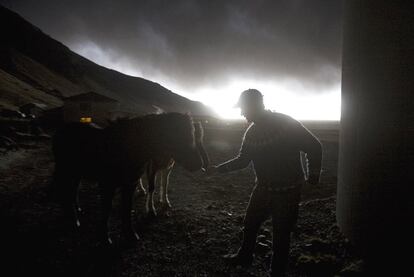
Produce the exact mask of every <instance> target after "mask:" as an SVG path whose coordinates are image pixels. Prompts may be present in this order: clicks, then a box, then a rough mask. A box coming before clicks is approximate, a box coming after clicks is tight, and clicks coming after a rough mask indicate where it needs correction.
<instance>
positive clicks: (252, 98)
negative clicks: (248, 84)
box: [234, 88, 263, 108]
mask: <svg viewBox="0 0 414 277" xmlns="http://www.w3.org/2000/svg"><path fill="white" fill-rule="evenodd" d="M256 104H263V94H262V93H261V92H260V91H258V90H257V89H253V88H249V89H247V90H245V91H243V92H242V93H241V94H240V97H239V100H238V101H237V103H236V105H234V107H235V108H240V107H245V106H249V105H256Z"/></svg>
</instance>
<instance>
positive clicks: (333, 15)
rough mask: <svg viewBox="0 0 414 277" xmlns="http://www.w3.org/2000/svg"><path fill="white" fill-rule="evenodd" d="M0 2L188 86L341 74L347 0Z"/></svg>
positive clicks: (81, 45) (326, 83)
mask: <svg viewBox="0 0 414 277" xmlns="http://www.w3.org/2000/svg"><path fill="white" fill-rule="evenodd" d="M0 3H1V4H2V5H5V6H6V7H9V8H11V9H13V10H15V11H16V12H18V13H20V14H21V15H22V16H24V17H25V18H26V19H28V20H29V21H31V22H32V23H33V24H35V25H37V26H38V27H40V28H41V29H42V30H43V31H44V32H46V33H48V34H50V35H51V36H52V37H54V38H56V39H58V40H60V41H62V42H63V43H65V44H66V45H68V46H69V47H71V48H72V49H75V50H77V51H80V52H82V49H83V52H87V50H85V49H86V47H88V45H89V46H90V45H95V46H96V47H98V48H99V53H100V55H101V59H102V60H105V61H114V64H118V66H120V67H122V64H124V65H123V66H124V67H128V68H130V69H131V68H132V69H133V68H135V69H136V70H135V72H138V73H139V74H141V75H142V76H143V77H145V78H148V79H152V80H154V79H157V78H152V77H153V76H157V77H160V78H164V79H168V80H172V81H174V82H175V83H176V84H177V87H181V88H183V89H185V90H187V91H191V90H192V89H194V90H196V89H197V88H202V87H205V86H209V87H214V86H219V85H221V84H225V83H226V82H229V80H231V79H234V77H235V76H238V78H239V79H242V78H246V79H255V80H259V81H260V80H263V81H272V82H278V81H286V80H294V81H296V82H300V83H301V84H302V85H303V87H305V88H309V91H318V90H321V91H323V90H326V88H329V87H333V86H337V84H338V83H339V82H340V62H341V61H340V52H341V49H340V45H341V16H342V6H341V5H342V4H341V1H340V0H331V1H326V0H313V1H307V0H280V1H275V0H257V1H247V0H244V1H237V0H229V1H218V0H212V1H202V0H199V1H197V0H182V1H167V0H164V1H160V0H158V1H157V0H155V1H132V0H130V1H108V0H106V1H96V0H90V1H74V0H72V1H65V0H64V1H53V0H49V1H42V0H25V1H21V0H14V1H3V0H0ZM99 59H100V58H99V55H95V57H94V60H95V61H97V62H98V63H99V62H100V61H99Z"/></svg>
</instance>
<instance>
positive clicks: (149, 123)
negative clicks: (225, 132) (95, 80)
mask: <svg viewBox="0 0 414 277" xmlns="http://www.w3.org/2000/svg"><path fill="white" fill-rule="evenodd" d="M105 129H106V131H107V132H108V133H112V134H115V133H117V132H124V131H127V132H128V131H133V130H145V132H154V133H153V134H155V132H162V133H163V134H167V135H168V138H172V137H174V136H177V135H178V136H180V137H181V139H180V140H182V141H185V140H183V138H184V137H187V138H191V139H192V141H194V138H196V139H199V138H200V136H201V134H200V130H199V128H197V127H196V128H195V127H194V124H193V120H192V118H191V116H190V115H188V114H182V113H176V112H170V113H160V114H147V115H142V116H136V117H132V118H128V117H126V118H118V119H116V120H114V121H112V122H111V123H110V124H109V126H108V127H106V128H105ZM195 129H196V130H195ZM154 139H165V138H158V137H155V138H154ZM187 141H188V140H187Z"/></svg>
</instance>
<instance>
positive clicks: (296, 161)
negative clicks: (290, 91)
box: [218, 111, 322, 188]
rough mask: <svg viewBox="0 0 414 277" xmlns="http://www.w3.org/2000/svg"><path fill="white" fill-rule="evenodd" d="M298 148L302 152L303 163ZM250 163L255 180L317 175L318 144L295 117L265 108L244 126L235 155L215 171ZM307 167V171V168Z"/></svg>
mask: <svg viewBox="0 0 414 277" xmlns="http://www.w3.org/2000/svg"><path fill="white" fill-rule="evenodd" d="M301 152H303V153H306V156H305V155H303V156H304V157H306V159H305V160H307V162H306V163H304V164H305V166H303V164H302V161H301ZM251 162H252V163H253V166H254V170H255V173H256V182H258V184H261V183H264V184H270V185H271V187H276V188H278V187H285V186H289V185H292V184H294V183H295V182H300V181H303V180H304V178H305V179H306V178H307V175H308V174H309V175H313V177H315V176H316V179H319V176H320V171H321V162H322V146H321V143H320V142H319V140H318V139H317V138H316V137H315V136H314V135H313V134H312V133H311V132H310V131H309V130H308V129H306V128H305V127H304V126H303V125H302V124H301V123H300V122H299V121H297V120H295V119H293V118H291V117H289V116H287V115H284V114H281V113H274V112H270V111H265V112H264V114H263V115H262V116H261V117H260V118H259V119H258V120H256V121H255V122H254V123H252V124H251V125H250V126H249V127H248V128H247V130H246V132H245V134H244V137H243V141H242V145H241V148H240V152H239V154H238V156H237V157H235V158H234V159H231V160H229V161H227V162H224V163H222V164H220V165H219V166H218V171H219V172H229V171H233V170H237V169H242V168H245V167H247V166H248V165H249V164H250V163H251ZM307 171H309V172H307Z"/></svg>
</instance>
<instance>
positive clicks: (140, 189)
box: [136, 178, 147, 195]
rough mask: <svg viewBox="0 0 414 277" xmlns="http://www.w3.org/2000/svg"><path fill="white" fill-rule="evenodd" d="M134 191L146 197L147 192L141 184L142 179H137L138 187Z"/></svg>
mask: <svg viewBox="0 0 414 277" xmlns="http://www.w3.org/2000/svg"><path fill="white" fill-rule="evenodd" d="M136 191H137V192H138V193H141V192H142V193H143V194H144V195H147V191H146V190H145V188H144V184H143V183H142V178H139V180H138V186H137V189H136Z"/></svg>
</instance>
